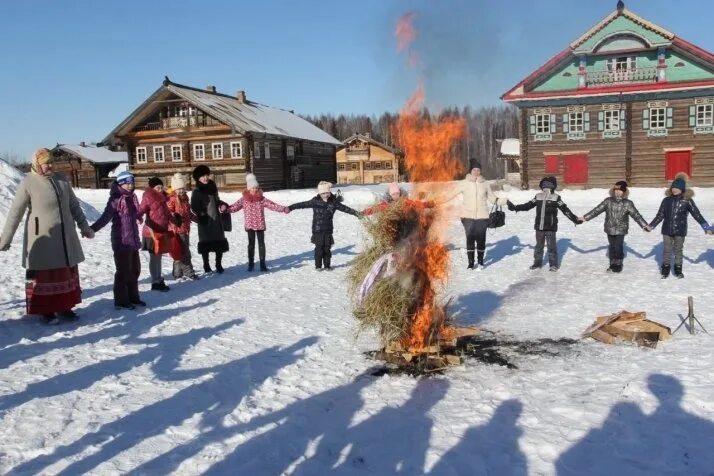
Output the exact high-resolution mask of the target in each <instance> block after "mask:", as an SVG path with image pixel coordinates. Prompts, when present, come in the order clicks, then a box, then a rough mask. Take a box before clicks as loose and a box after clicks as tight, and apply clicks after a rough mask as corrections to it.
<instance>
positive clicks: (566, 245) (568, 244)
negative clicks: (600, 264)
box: [556, 238, 608, 263]
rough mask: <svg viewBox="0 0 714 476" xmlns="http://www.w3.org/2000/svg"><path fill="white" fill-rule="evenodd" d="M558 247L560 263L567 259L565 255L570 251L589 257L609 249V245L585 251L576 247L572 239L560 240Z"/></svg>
mask: <svg viewBox="0 0 714 476" xmlns="http://www.w3.org/2000/svg"><path fill="white" fill-rule="evenodd" d="M556 246H557V248H558V263H562V262H563V258H564V257H565V254H566V253H567V252H568V250H573V251H575V252H576V253H580V254H581V255H587V254H591V253H597V252H598V251H603V250H607V248H608V246H607V245H603V246H598V247H597V248H592V249H590V250H585V249H583V248H580V247H579V246H577V245H574V244H573V240H572V239H570V238H560V239H559V240H558V242H557V244H556Z"/></svg>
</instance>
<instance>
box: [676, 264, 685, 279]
mask: <svg viewBox="0 0 714 476" xmlns="http://www.w3.org/2000/svg"><path fill="white" fill-rule="evenodd" d="M674 275H675V276H676V277H678V278H679V279H682V278H684V274H682V265H681V264H680V265H676V264H675V265H674Z"/></svg>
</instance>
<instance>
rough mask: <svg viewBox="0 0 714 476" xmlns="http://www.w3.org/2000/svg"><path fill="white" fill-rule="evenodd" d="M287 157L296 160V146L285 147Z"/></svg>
mask: <svg viewBox="0 0 714 476" xmlns="http://www.w3.org/2000/svg"><path fill="white" fill-rule="evenodd" d="M285 155H286V156H287V158H288V160H293V159H294V158H295V146H294V145H289V146H286V147H285Z"/></svg>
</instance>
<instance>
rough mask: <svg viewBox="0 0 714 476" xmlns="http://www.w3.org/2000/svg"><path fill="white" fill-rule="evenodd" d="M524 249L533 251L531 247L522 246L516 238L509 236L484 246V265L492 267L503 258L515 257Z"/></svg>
mask: <svg viewBox="0 0 714 476" xmlns="http://www.w3.org/2000/svg"><path fill="white" fill-rule="evenodd" d="M525 248H531V249H533V245H524V244H523V243H521V239H520V238H519V237H518V236H515V235H514V236H510V237H508V238H504V239H503V240H499V241H496V242H495V243H493V244H489V245H486V261H485V262H484V264H486V265H492V264H495V263H498V262H499V261H501V260H502V259H504V258H507V257H509V256H513V255H516V254H518V253H520V252H521V251H523V250H524V249H525Z"/></svg>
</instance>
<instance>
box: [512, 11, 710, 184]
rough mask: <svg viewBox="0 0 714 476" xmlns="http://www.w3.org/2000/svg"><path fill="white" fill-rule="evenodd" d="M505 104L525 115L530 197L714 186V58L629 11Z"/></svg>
mask: <svg viewBox="0 0 714 476" xmlns="http://www.w3.org/2000/svg"><path fill="white" fill-rule="evenodd" d="M687 6H688V5H687V4H686V3H680V4H677V7H676V8H680V9H684V8H687ZM690 14H693V15H696V14H698V15H702V14H704V11H703V10H701V9H699V8H697V9H696V11H692V12H691V13H690ZM502 99H503V100H505V101H507V102H509V103H511V104H515V105H516V106H518V108H520V112H521V124H520V139H521V147H520V149H521V152H520V156H521V157H520V159H521V165H522V167H521V173H522V182H523V186H524V187H528V186H529V185H530V186H533V185H534V184H537V183H538V180H539V179H540V177H541V176H543V175H554V176H556V177H557V178H558V182H559V183H562V184H564V185H565V186H573V185H576V186H600V187H603V186H609V185H611V184H613V183H614V182H616V181H618V180H622V179H626V180H627V181H628V182H630V184H631V185H638V186H663V185H665V184H667V183H668V182H669V181H670V180H671V179H672V178H674V176H675V175H676V174H677V172H686V173H688V174H689V175H690V176H691V177H692V178H693V180H694V183H696V184H697V185H714V160H712V157H714V54H712V53H710V52H709V51H707V50H704V49H702V48H700V47H698V46H695V45H693V44H691V43H689V42H687V41H685V40H684V39H682V38H680V37H679V36H678V35H676V34H674V33H672V32H669V31H667V30H665V29H664V28H662V27H660V26H658V25H655V24H653V23H651V22H649V21H647V20H645V19H643V18H641V17H639V16H637V15H635V14H634V13H632V12H631V11H629V10H627V9H626V8H625V5H624V3H623V2H619V3H618V5H617V9H616V10H615V11H613V12H612V13H611V14H610V15H608V16H607V17H606V18H605V19H604V20H602V21H601V22H600V23H598V24H597V25H595V26H594V27H593V28H591V29H590V30H588V31H587V32H586V33H585V34H584V35H582V36H581V37H580V38H578V39H576V40H575V41H573V42H572V43H571V44H570V45H568V46H567V47H566V48H565V49H564V50H563V51H561V52H560V53H558V54H557V55H555V56H554V57H553V58H551V59H550V60H549V61H548V62H546V63H545V64H544V65H543V66H542V67H541V68H539V69H538V70H536V71H534V72H533V73H532V74H530V75H529V76H528V77H526V78H525V79H523V80H522V81H521V82H519V83H518V84H517V85H516V86H515V87H513V88H512V89H511V90H510V91H508V92H507V93H506V94H504V96H503V98H502Z"/></svg>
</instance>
